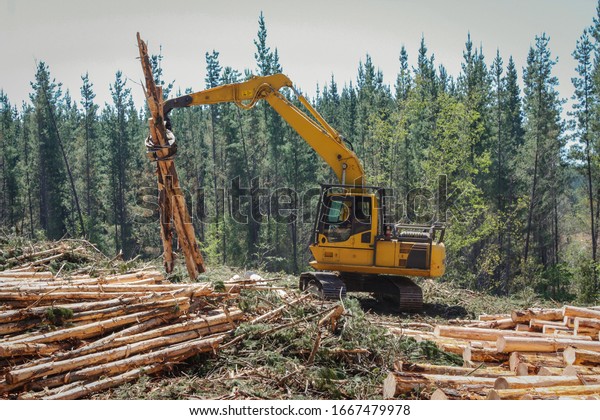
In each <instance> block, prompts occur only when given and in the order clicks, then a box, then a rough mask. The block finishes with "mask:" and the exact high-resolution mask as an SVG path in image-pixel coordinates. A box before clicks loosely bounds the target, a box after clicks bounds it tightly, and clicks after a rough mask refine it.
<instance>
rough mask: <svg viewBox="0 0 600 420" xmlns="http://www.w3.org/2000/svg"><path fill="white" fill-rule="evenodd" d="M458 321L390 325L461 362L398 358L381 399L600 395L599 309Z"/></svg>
mask: <svg viewBox="0 0 600 420" xmlns="http://www.w3.org/2000/svg"><path fill="white" fill-rule="evenodd" d="M463 324H464V325H462V326H456V325H437V326H435V327H434V326H430V328H429V331H423V330H417V329H405V328H393V327H392V328H390V329H391V330H392V332H393V333H395V334H401V335H404V336H410V337H413V338H414V339H415V340H417V341H423V340H430V341H433V342H435V343H436V344H437V345H438V346H439V347H440V348H442V349H443V350H445V351H446V352H450V353H455V354H458V355H462V358H463V361H464V367H451V366H439V365H430V364H410V363H402V362H398V363H396V366H395V371H394V372H391V373H390V374H389V375H388V376H387V378H386V379H385V381H384V384H383V396H384V398H394V397H397V396H399V395H403V394H407V393H412V392H414V391H419V392H422V393H425V394H429V396H430V398H432V399H485V398H487V399H559V398H560V399H563V398H564V399H600V341H599V332H600V308H582V307H575V306H564V307H563V308H558V309H539V308H531V309H527V310H524V311H512V313H511V314H501V315H481V316H480V319H479V321H478V322H470V321H465V322H463Z"/></svg>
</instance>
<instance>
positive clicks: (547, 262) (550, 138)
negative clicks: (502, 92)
mask: <svg viewBox="0 0 600 420" xmlns="http://www.w3.org/2000/svg"><path fill="white" fill-rule="evenodd" d="M535 41H536V42H535V47H531V49H530V51H529V55H528V57H527V67H526V69H525V71H524V75H523V81H524V85H525V100H524V110H525V117H526V123H525V142H526V144H525V147H526V155H525V162H524V165H525V168H526V169H525V173H526V179H527V180H528V184H529V191H530V194H529V203H528V206H529V208H528V214H527V224H526V231H525V249H524V252H523V259H524V261H525V262H527V261H528V259H529V257H531V252H532V251H533V252H534V256H535V258H536V259H535V261H536V262H538V263H539V264H541V265H542V266H543V267H544V268H549V267H550V266H553V265H556V264H558V262H559V226H558V220H559V218H558V205H559V198H560V195H559V194H558V192H559V191H562V187H563V186H562V185H561V183H562V182H563V173H562V157H561V151H562V147H563V138H562V125H561V121H560V112H561V100H560V99H559V97H558V92H557V91H556V86H557V85H558V80H557V78H556V76H553V75H552V68H553V67H554V65H555V64H556V60H553V59H552V58H551V53H550V49H549V48H548V42H549V38H548V37H547V36H546V34H542V35H541V36H536V38H535Z"/></svg>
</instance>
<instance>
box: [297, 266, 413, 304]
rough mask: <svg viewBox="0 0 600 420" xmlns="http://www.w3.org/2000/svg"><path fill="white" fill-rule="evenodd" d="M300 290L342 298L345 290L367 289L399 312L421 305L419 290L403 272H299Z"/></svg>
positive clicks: (329, 297) (325, 296) (325, 297)
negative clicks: (388, 273) (400, 273)
mask: <svg viewBox="0 0 600 420" xmlns="http://www.w3.org/2000/svg"><path fill="white" fill-rule="evenodd" d="M300 290H309V291H311V292H312V293H314V294H316V295H317V296H319V297H321V298H323V299H340V298H344V297H345V296H346V293H347V292H367V293H373V294H374V295H375V297H376V298H377V299H378V300H385V301H391V302H392V303H393V305H394V307H395V308H396V310H397V311H399V312H419V311H421V309H422V308H423V291H422V290H421V288H420V287H419V286H417V285H416V284H415V283H414V282H413V281H412V280H411V279H409V278H408V277H403V276H390V275H378V274H363V273H346V272H341V273H340V272H327V271H317V272H306V273H302V274H301V275H300Z"/></svg>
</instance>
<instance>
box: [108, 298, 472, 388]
mask: <svg viewBox="0 0 600 420" xmlns="http://www.w3.org/2000/svg"><path fill="white" fill-rule="evenodd" d="M270 295H271V296H270ZM272 295H273V294H272V293H271V294H265V293H258V292H249V293H245V294H244V296H243V297H242V298H241V300H240V302H241V305H240V306H245V307H244V310H245V311H247V312H253V310H252V309H251V308H255V309H256V308H258V307H259V306H260V305H263V306H275V305H276V304H278V303H280V301H279V302H277V299H276V298H274V297H272ZM252 305H256V306H252ZM327 305H328V306H324V305H323V304H321V303H315V301H310V302H307V303H304V304H299V305H295V306H293V307H291V308H289V310H288V311H287V312H286V313H285V314H284V316H283V317H282V318H281V319H279V320H278V321H277V322H268V323H260V324H256V325H251V324H249V323H243V324H241V325H240V327H239V328H238V329H237V330H236V331H235V333H234V336H233V337H232V339H233V340H236V341H237V343H236V344H235V345H234V346H231V347H228V348H225V349H223V350H221V351H219V352H218V354H217V355H200V356H197V357H195V358H193V359H191V360H189V361H188V362H187V363H186V364H185V365H183V366H180V367H178V368H177V369H175V370H174V371H173V372H171V373H170V375H168V377H164V376H163V378H162V379H158V380H151V379H149V378H144V379H142V380H140V381H138V382H136V383H134V384H127V385H123V386H121V387H119V388H117V389H115V390H113V391H111V392H110V393H109V394H104V396H103V397H105V398H127V399H132V398H133V399H146V398H150V399H175V398H203V399H204V398H206V399H212V398H234V399H256V398H258V399H303V398H310V399H315V398H320V399H379V398H381V386H382V384H383V380H384V379H385V376H386V375H387V374H388V372H389V371H390V370H392V369H393V365H394V362H396V361H399V360H400V361H410V362H419V361H421V362H422V361H427V362H428V363H438V364H444V365H448V364H456V365H459V364H461V363H462V359H461V358H459V357H457V356H455V355H452V354H449V353H446V352H444V351H442V350H440V349H439V348H438V347H437V346H435V344H433V343H431V342H419V343H418V342H416V341H415V340H413V339H411V338H401V337H398V336H396V335H393V334H390V333H389V332H388V330H387V329H386V328H384V327H380V326H377V325H375V324H374V323H372V322H371V319H370V317H369V315H368V314H366V313H365V312H364V311H363V309H362V308H361V306H360V304H359V302H358V301H357V300H355V299H346V300H344V301H343V305H344V307H345V314H344V315H343V316H342V317H341V318H340V320H339V323H338V324H337V326H336V328H335V329H334V330H331V329H329V328H327V327H325V326H321V327H319V326H318V322H319V319H321V317H322V314H321V313H323V312H327V311H326V310H327V308H328V307H329V306H331V303H327ZM319 334H320V343H319V345H318V347H317V350H316V352H315V353H314V356H313V360H310V358H311V353H312V352H313V349H314V348H315V342H316V341H317V340H318V337H319ZM459 359H460V360H459Z"/></svg>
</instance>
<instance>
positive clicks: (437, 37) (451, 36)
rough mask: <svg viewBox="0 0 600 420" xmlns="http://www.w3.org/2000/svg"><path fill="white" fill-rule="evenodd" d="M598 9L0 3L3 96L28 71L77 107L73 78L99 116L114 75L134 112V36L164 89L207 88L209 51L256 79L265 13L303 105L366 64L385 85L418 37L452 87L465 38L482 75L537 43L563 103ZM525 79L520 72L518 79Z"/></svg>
mask: <svg viewBox="0 0 600 420" xmlns="http://www.w3.org/2000/svg"><path fill="white" fill-rule="evenodd" d="M596 4H597V0H452V1H451V0H369V1H367V0H364V1H359V0H302V1H298V0H270V1H269V0H262V1H259V0H210V1H205V0H195V1H194V0H177V1H165V0H162V1H156V0H142V1H140V0H120V1H115V0H95V1H87V0H39V1H36V0H0V39H1V41H0V48H1V50H2V58H1V60H0V89H3V90H4V91H5V93H6V94H7V95H8V97H9V100H10V101H11V102H12V103H13V104H20V103H21V101H23V100H28V95H29V93H30V91H31V87H30V84H29V82H30V81H31V80H33V76H34V74H35V62H36V60H43V61H45V62H46V63H47V64H48V65H49V66H50V71H51V74H52V76H53V77H54V78H55V79H56V80H57V81H58V82H62V83H63V86H64V89H69V90H70V92H71V95H72V96H73V97H75V98H77V99H79V88H80V86H81V75H82V74H83V73H85V72H86V71H87V72H89V74H90V79H91V81H92V82H93V83H94V87H95V91H96V95H97V97H96V100H97V102H98V103H99V104H101V105H102V104H103V103H104V102H105V101H109V100H110V97H109V89H108V86H109V84H110V83H112V82H113V80H114V76H115V72H116V71H117V70H122V71H123V73H124V74H125V75H126V76H127V77H128V78H129V79H130V81H129V82H128V84H129V86H130V87H132V88H133V93H134V98H135V100H136V103H137V105H138V106H141V103H142V102H141V101H142V98H143V94H142V90H141V87H140V86H138V85H136V83H138V82H139V81H140V80H141V78H142V73H141V67H140V65H139V62H138V60H136V57H137V55H138V52H137V46H136V41H135V34H136V32H137V31H140V33H141V34H142V37H143V38H144V39H145V40H147V41H148V42H149V48H150V51H151V53H158V51H159V46H160V45H162V51H163V55H164V57H165V60H164V62H163V70H164V74H165V79H167V80H175V85H176V87H181V88H182V90H183V89H184V88H186V87H191V88H193V89H194V90H201V89H203V88H204V76H205V58H204V55H205V53H206V52H207V51H212V50H213V49H214V50H217V51H219V52H220V56H219V59H220V62H221V65H223V66H231V67H233V68H236V69H238V70H240V71H241V70H243V69H245V68H250V69H254V68H255V67H256V65H255V60H254V52H255V46H254V44H253V40H254V39H255V38H256V33H257V30H258V23H257V21H258V16H259V13H260V12H261V11H263V13H264V16H265V20H266V24H267V32H268V39H267V41H268V44H269V46H271V47H272V48H275V47H276V48H277V49H278V51H279V56H280V61H281V64H282V66H283V69H284V72H285V73H286V74H287V75H288V76H290V78H291V79H292V80H293V81H294V82H295V84H296V85H297V86H298V87H299V88H300V89H301V90H303V91H304V92H306V93H307V94H308V95H311V96H312V95H313V94H314V92H315V87H316V85H317V83H318V84H320V85H323V84H324V83H326V82H328V81H329V79H330V77H331V74H334V75H335V78H336V81H337V82H338V84H339V85H343V84H344V83H347V82H349V81H351V80H355V78H356V74H357V68H358V63H359V61H360V60H363V61H364V57H365V54H367V53H368V54H370V55H371V56H372V58H373V62H374V64H375V66H376V67H379V68H380V69H381V70H382V71H383V74H384V77H385V81H386V83H388V84H390V85H393V83H394V80H395V78H396V74H397V71H398V55H399V52H400V48H401V46H402V45H403V44H404V45H405V47H406V48H407V50H408V54H409V61H410V64H411V65H412V66H414V65H415V64H416V56H417V50H418V46H419V42H420V39H421V36H422V35H424V36H425V41H426V44H427V47H428V49H429V52H430V53H435V57H436V64H440V63H443V64H444V65H445V66H446V68H447V69H448V72H449V73H450V74H452V75H454V76H456V75H457V74H458V73H459V71H460V62H461V60H462V52H463V50H464V43H465V40H466V38H467V32H470V33H471V37H472V40H473V42H474V45H475V46H477V47H478V46H479V45H482V46H483V52H484V54H485V55H486V61H487V62H488V64H490V63H491V60H492V58H493V56H494V55H495V53H496V49H497V48H499V49H500V53H501V55H502V56H503V58H504V62H505V64H506V63H507V62H508V57H509V56H510V55H512V56H513V57H514V59H515V62H516V64H517V67H518V68H519V69H522V67H523V66H524V65H525V60H526V57H527V51H528V49H529V47H530V46H531V45H532V43H533V42H534V36H535V35H537V34H541V33H542V32H546V33H547V34H548V35H549V36H550V49H551V51H552V53H553V55H554V56H558V57H559V63H558V64H557V65H556V67H555V75H557V76H558V77H559V80H560V89H559V90H560V93H561V95H562V96H563V97H564V98H568V97H570V96H571V95H572V91H573V89H572V84H571V77H573V76H574V74H575V72H574V67H575V62H574V60H573V59H572V57H571V53H572V51H573V49H574V48H575V42H576V41H577V39H578V38H579V36H580V35H581V33H582V31H583V29H584V28H585V27H586V26H589V25H590V24H591V22H592V18H593V16H595V7H596ZM521 76H522V71H520V77H521Z"/></svg>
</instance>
